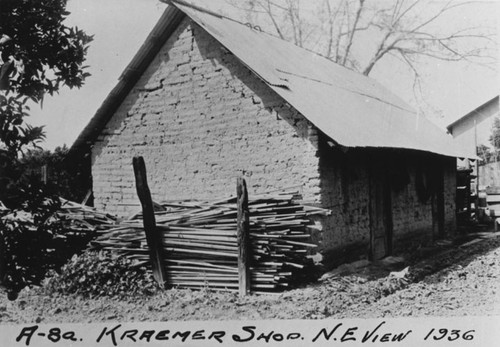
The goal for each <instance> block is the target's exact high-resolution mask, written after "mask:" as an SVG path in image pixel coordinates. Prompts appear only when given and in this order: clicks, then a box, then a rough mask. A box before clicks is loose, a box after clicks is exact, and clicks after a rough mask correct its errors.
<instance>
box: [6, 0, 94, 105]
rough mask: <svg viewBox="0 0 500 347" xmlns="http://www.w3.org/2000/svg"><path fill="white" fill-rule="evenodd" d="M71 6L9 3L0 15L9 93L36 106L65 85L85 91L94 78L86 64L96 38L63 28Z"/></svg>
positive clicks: (48, 1) (25, 0)
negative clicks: (28, 98)
mask: <svg viewBox="0 0 500 347" xmlns="http://www.w3.org/2000/svg"><path fill="white" fill-rule="evenodd" d="M68 15H69V12H67V11H66V0H5V1H2V9H1V11H0V35H1V36H2V37H4V38H5V41H6V42H4V43H3V45H2V46H1V52H0V53H1V59H2V61H3V64H4V66H2V69H3V70H7V69H9V70H11V71H10V74H9V90H11V91H12V92H14V93H15V94H17V95H25V96H28V97H30V98H32V99H33V100H34V101H40V100H42V99H43V96H44V94H45V93H49V94H50V95H52V94H53V93H54V92H57V91H58V90H59V88H60V87H61V86H62V85H63V84H65V85H67V86H68V87H70V88H72V87H80V86H81V85H82V83H83V80H84V79H85V78H86V77H88V76H89V73H87V72H85V71H84V70H85V67H84V66H83V62H84V60H85V55H86V53H87V48H88V46H87V44H88V43H89V42H90V41H91V40H92V37H90V36H88V35H87V34H85V33H84V32H83V31H82V30H80V29H78V28H71V27H68V26H66V25H64V24H63V22H64V20H65V19H66V17H67V16H68Z"/></svg>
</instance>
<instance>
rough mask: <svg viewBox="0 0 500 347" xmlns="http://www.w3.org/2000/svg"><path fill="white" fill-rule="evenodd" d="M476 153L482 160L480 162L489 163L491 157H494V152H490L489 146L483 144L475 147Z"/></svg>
mask: <svg viewBox="0 0 500 347" xmlns="http://www.w3.org/2000/svg"><path fill="white" fill-rule="evenodd" d="M476 153H477V155H478V157H479V158H481V159H482V160H483V161H482V162H481V164H486V163H489V162H490V160H491V158H493V157H494V153H492V152H491V151H490V148H489V147H488V146H486V145H484V144H480V145H478V146H477V147H476Z"/></svg>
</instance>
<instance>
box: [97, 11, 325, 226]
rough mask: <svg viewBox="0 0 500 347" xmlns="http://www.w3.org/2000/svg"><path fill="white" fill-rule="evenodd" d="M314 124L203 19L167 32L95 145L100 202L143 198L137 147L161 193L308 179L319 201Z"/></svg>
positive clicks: (269, 186)
mask: <svg viewBox="0 0 500 347" xmlns="http://www.w3.org/2000/svg"><path fill="white" fill-rule="evenodd" d="M316 147H317V134H316V130H315V128H314V127H313V126H311V124H310V123H309V122H308V121H307V120H305V118H304V117H303V116H302V115H300V114H299V113H298V112H297V111H295V110H294V109H293V108H291V107H289V106H288V105H287V104H286V103H285V102H284V101H283V99H281V97H279V96H278V95H277V94H276V93H274V92H273V91H272V90H271V89H270V88H268V86H267V85H266V84H265V83H263V82H262V81H261V80H259V79H258V78H257V77H255V75H253V74H252V73H251V72H250V71H249V70H248V69H247V68H246V67H244V66H243V65H242V64H241V63H240V62H239V61H238V60H237V59H236V58H235V57H234V56H233V55H232V54H231V53H229V52H227V51H226V50H225V49H223V47H222V46H221V45H220V44H219V43H218V42H217V41H215V40H214V39H213V38H212V37H211V36H209V35H208V34H207V33H206V32H205V31H204V30H202V29H201V28H200V27H199V26H197V25H196V24H193V23H191V22H190V21H189V20H185V21H184V22H183V23H182V25H181V26H180V27H179V28H178V30H177V31H176V32H175V33H174V35H172V37H171V38H170V39H169V40H168V42H166V44H165V45H164V47H163V48H162V50H161V52H160V54H159V55H158V56H157V57H156V58H155V59H154V61H153V62H152V63H151V65H150V66H149V68H148V69H147V71H146V73H145V74H144V75H143V76H142V77H141V79H140V80H139V81H138V83H137V84H136V86H135V87H134V88H133V90H132V91H131V93H130V94H129V95H128V96H127V98H126V99H125V101H124V102H123V104H122V105H121V107H120V108H119V109H118V110H117V112H116V113H115V115H114V116H113V118H112V119H111V121H110V122H109V123H108V124H107V126H106V127H105V129H104V130H103V131H102V133H101V135H100V136H99V138H98V140H97V142H96V143H95V145H94V148H93V150H92V161H93V188H94V195H95V205H96V207H98V208H100V209H105V210H106V211H108V212H110V213H114V214H118V215H121V216H126V215H128V214H129V213H130V212H131V211H134V210H136V209H137V208H138V199H137V197H136V192H135V184H134V176H133V170H132V157H133V156H136V155H142V156H144V158H145V162H146V167H147V171H148V183H149V186H150V189H151V191H152V195H153V199H154V200H156V201H161V200H164V199H195V198H196V199H213V198H221V197H227V196H229V195H234V194H235V190H236V177H237V176H239V175H244V176H245V178H246V180H247V184H248V188H249V193H250V194H252V193H258V192H263V191H267V190H275V189H280V188H286V187H290V186H300V187H299V189H300V190H301V192H302V194H303V195H304V198H306V199H308V200H311V201H317V202H318V201H319V198H318V194H319V188H318V187H319V174H318V157H317V156H316V151H317V148H316Z"/></svg>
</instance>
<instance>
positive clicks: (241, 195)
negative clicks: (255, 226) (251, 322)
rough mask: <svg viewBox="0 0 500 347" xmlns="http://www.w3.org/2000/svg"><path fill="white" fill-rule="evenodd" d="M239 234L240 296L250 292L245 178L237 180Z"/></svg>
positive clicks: (248, 228)
mask: <svg viewBox="0 0 500 347" xmlns="http://www.w3.org/2000/svg"><path fill="white" fill-rule="evenodd" d="M236 203H237V206H238V214H237V236H238V292H239V295H240V297H242V296H245V295H247V294H248V293H249V292H250V286H251V284H250V270H249V259H250V218H249V217H250V213H249V211H248V192H247V184H246V182H245V179H244V178H242V177H238V179H237V181H236Z"/></svg>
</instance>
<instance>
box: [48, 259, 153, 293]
mask: <svg viewBox="0 0 500 347" xmlns="http://www.w3.org/2000/svg"><path fill="white" fill-rule="evenodd" d="M133 265H134V262H133V261H132V260H128V259H127V258H125V257H119V256H117V255H116V254H113V253H111V252H103V251H101V252H95V251H89V252H85V253H82V254H81V255H79V256H73V258H71V261H70V262H69V263H68V264H66V265H65V266H64V267H63V268H62V271H61V274H60V275H57V276H55V277H52V278H50V279H49V280H48V281H47V283H46V284H45V286H44V289H45V290H46V291H48V292H58V293H61V294H78V295H81V296H83V297H88V298H94V297H102V296H118V297H126V296H130V295H151V294H154V293H156V292H157V291H158V290H159V287H158V285H157V283H156V282H155V281H154V279H153V274H152V272H151V271H149V270H147V269H146V268H145V267H134V266H133Z"/></svg>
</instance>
